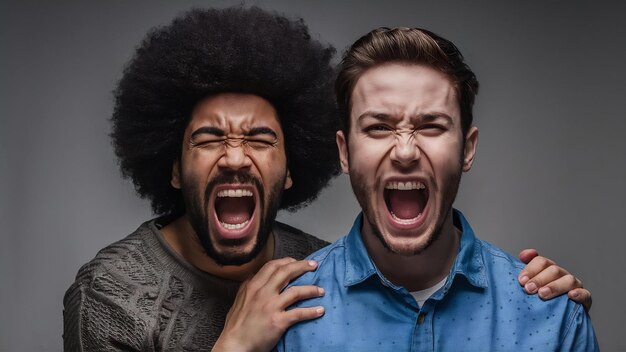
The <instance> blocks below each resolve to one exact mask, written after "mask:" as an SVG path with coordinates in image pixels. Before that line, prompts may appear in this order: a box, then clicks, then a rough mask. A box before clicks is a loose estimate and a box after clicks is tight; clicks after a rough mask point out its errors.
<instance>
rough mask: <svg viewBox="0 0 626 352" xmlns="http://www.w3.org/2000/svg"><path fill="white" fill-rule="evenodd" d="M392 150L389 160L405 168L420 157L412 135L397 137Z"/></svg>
mask: <svg viewBox="0 0 626 352" xmlns="http://www.w3.org/2000/svg"><path fill="white" fill-rule="evenodd" d="M392 148H393V149H391V153H390V155H389V156H390V158H391V160H392V161H393V162H394V163H395V164H397V165H399V166H401V167H405V168H406V167H410V166H413V164H415V163H417V161H418V160H419V158H420V155H421V153H420V149H419V147H418V146H417V141H416V140H415V136H414V135H413V134H400V135H398V136H397V137H396V140H395V142H394V145H393V147H392Z"/></svg>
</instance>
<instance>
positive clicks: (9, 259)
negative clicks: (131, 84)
mask: <svg viewBox="0 0 626 352" xmlns="http://www.w3.org/2000/svg"><path fill="white" fill-rule="evenodd" d="M235 3H238V1H232V2H231V1H217V2H206V1H205V2H199V1H198V2H192V1H167V2H166V1H161V2H154V1H150V2H147V1H143V2H140V1H99V2H91V1H90V2H87V1H84V2H72V3H70V2H41V3H35V2H30V3H29V2H19V3H18V2H17V1H15V2H14V3H6V2H2V3H1V5H0V89H1V91H0V99H1V100H0V102H1V104H0V116H1V125H0V133H1V135H0V170H1V173H0V195H1V199H2V201H1V202H0V224H1V228H2V230H1V238H0V240H1V242H0V274H1V276H0V277H1V282H2V283H1V287H0V302H1V304H2V308H1V315H0V350H1V351H58V350H60V349H61V345H62V343H61V332H62V298H63V293H64V291H65V289H66V288H67V287H68V286H69V285H70V283H71V282H72V281H73V277H74V275H75V274H76V271H77V270H78V268H79V266H80V265H81V264H83V263H84V262H86V261H87V260H89V259H91V258H92V257H93V256H94V255H95V254H96V252H97V250H98V249H100V248H101V247H103V246H105V245H107V244H109V243H111V242H113V241H115V240H117V239H120V238H121V237H123V236H124V235H126V234H128V233H130V232H131V231H133V230H134V229H135V228H136V227H137V226H138V225H139V224H140V223H141V222H143V221H144V220H146V219H148V218H149V217H150V216H151V213H150V210H149V207H148V204H147V202H146V201H142V200H140V199H138V198H137V197H136V196H135V195H134V192H133V189H132V186H131V184H130V183H129V182H128V181H125V180H122V179H121V178H120V176H119V171H118V169H117V164H116V161H115V158H114V155H113V152H112V148H111V146H110V143H109V138H108V133H109V123H108V118H109V116H110V114H111V111H112V96H111V91H112V89H113V87H114V85H115V83H116V81H117V80H118V79H119V78H120V75H121V71H122V67H123V65H124V63H125V62H126V61H127V60H128V59H129V58H130V57H131V55H132V53H133V48H134V47H135V45H136V44H137V43H138V42H139V41H140V40H141V38H143V36H144V35H145V33H146V31H147V30H148V29H149V28H151V27H153V26H155V25H162V24H167V23H169V21H170V20H171V19H172V18H173V17H174V16H175V15H177V14H180V13H181V11H183V10H185V9H188V8H189V7H191V6H192V5H196V6H209V5H213V6H220V7H223V6H227V5H230V4H235ZM250 3H253V4H260V5H261V6H263V7H265V8H271V9H277V10H280V11H284V12H286V13H288V14H290V15H293V16H302V17H303V18H304V19H305V21H306V22H307V23H308V24H309V26H310V28H311V31H312V32H313V33H316V35H319V38H321V39H322V40H324V41H327V42H330V43H332V44H333V45H335V46H336V47H337V48H338V50H339V51H342V50H343V49H344V48H345V47H346V46H347V45H348V44H350V43H352V42H353V41H354V40H356V39H357V38H358V37H359V36H361V35H362V34H364V33H366V32H367V31H369V30H370V29H373V28H374V27H378V26H399V25H404V26H420V27H425V28H428V29H431V30H433V31H435V32H437V33H439V34H441V35H443V36H444V37H446V38H448V39H450V40H452V41H453V42H455V43H456V44H457V45H458V46H459V48H460V49H461V50H462V52H463V53H464V54H465V56H466V58H467V61H468V62H469V64H470V65H471V67H472V68H473V69H474V70H475V72H476V73H477V75H478V78H479V80H480V82H481V91H480V94H479V96H478V102H477V106H476V114H475V115H476V117H477V124H478V126H479V129H480V141H479V149H478V155H477V160H476V163H475V164H474V168H473V170H472V171H471V172H470V173H469V174H466V175H465V177H464V179H463V182H462V186H461V194H460V195H459V198H458V200H457V203H456V206H457V207H458V208H460V209H462V210H463V211H464V212H465V214H466V215H467V216H468V218H469V219H470V221H471V223H472V225H473V226H474V229H475V230H476V231H477V233H478V234H479V236H481V237H482V238H483V239H486V240H489V241H491V242H493V243H495V244H497V245H499V246H501V247H503V248H505V249H507V250H508V251H510V252H513V253H517V252H518V251H519V250H520V249H522V248H525V247H535V248H538V249H539V250H540V252H541V253H543V254H545V255H547V256H549V257H550V258H552V259H555V260H556V261H557V262H558V263H560V264H561V265H563V266H564V267H566V268H568V269H569V270H571V271H572V272H574V273H576V274H577V275H578V276H579V277H581V278H582V279H583V280H584V283H585V285H586V287H588V288H590V289H591V290H592V292H593V295H594V302H595V303H594V306H593V309H592V312H591V316H592V319H593V322H594V326H595V329H596V332H597V334H598V337H599V341H600V344H601V347H603V349H604V350H605V351H620V350H622V351H624V350H626V339H625V337H624V335H625V334H624V332H625V331H624V323H623V319H624V318H623V317H624V316H625V315H626V310H625V308H624V305H623V304H622V302H620V301H619V300H618V297H619V296H621V295H622V294H623V292H626V284H625V282H624V274H623V268H624V267H626V260H625V259H624V256H623V255H622V253H623V249H624V245H625V242H626V241H625V239H624V238H625V237H626V230H625V229H626V220H625V218H626V216H625V213H626V207H625V202H624V199H626V186H625V185H624V181H625V180H626V140H625V139H624V135H625V134H626V118H625V117H626V116H625V113H624V112H625V111H626V103H625V101H626V96H625V93H626V89H625V88H624V82H626V69H624V66H623V65H624V62H626V45H625V44H626V40H625V39H624V35H625V34H626V25H625V24H624V19H623V16H624V14H626V6H625V5H623V4H624V3H623V2H619V1H614V2H593V3H592V2H584V3H583V2H572V1H545V0H544V1H538V0H533V1H515V2H514V1H492V2H488V1H480V2H479V1H437V2H435V1H403V2H391V1H386V2H384V3H383V2H380V3H374V4H369V3H365V2H357V1H355V2H350V1H311V2H298V1H266V2H250ZM356 212H357V206H356V203H355V201H354V200H353V199H352V195H351V192H350V190H349V185H348V182H347V178H345V177H343V176H342V177H340V178H338V179H337V180H336V181H335V182H334V183H333V186H332V187H331V188H329V189H327V190H326V191H325V192H324V193H323V194H322V195H321V196H320V198H319V200H318V201H317V202H316V203H315V204H313V205H312V206H310V207H308V208H307V209H305V210H303V211H301V212H299V213H297V214H281V215H280V218H281V219H283V220H285V221H287V222H289V223H291V224H293V225H296V226H299V227H301V228H303V229H304V230H307V231H309V232H312V233H316V234H321V235H322V237H324V238H326V239H328V240H334V239H336V238H337V237H338V236H339V235H341V234H343V233H344V232H345V231H346V230H347V228H348V227H349V226H350V224H351V223H352V220H353V216H354V215H355V214H356Z"/></svg>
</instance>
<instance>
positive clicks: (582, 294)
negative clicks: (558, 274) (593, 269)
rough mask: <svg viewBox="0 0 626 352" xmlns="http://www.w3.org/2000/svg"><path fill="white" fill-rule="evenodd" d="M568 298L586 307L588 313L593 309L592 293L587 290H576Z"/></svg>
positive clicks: (570, 292) (569, 293)
mask: <svg viewBox="0 0 626 352" xmlns="http://www.w3.org/2000/svg"><path fill="white" fill-rule="evenodd" d="M567 296H568V297H569V298H570V299H571V300H573V301H575V302H578V303H580V304H582V305H583V306H585V310H586V311H587V312H589V310H590V309H591V304H592V303H593V302H592V299H591V292H590V291H589V290H587V289H584V288H582V287H580V288H575V289H573V290H571V291H569V292H568V294H567Z"/></svg>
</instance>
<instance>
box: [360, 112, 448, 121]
mask: <svg viewBox="0 0 626 352" xmlns="http://www.w3.org/2000/svg"><path fill="white" fill-rule="evenodd" d="M367 117H371V118H374V119H376V120H379V121H382V122H393V121H395V120H397V118H394V117H392V116H391V115H389V114H386V113H382V112H376V111H366V112H364V113H362V114H361V115H359V117H358V118H357V121H360V120H362V119H364V118H367ZM416 117H417V118H419V119H420V120H421V121H422V122H423V123H428V122H433V121H435V120H437V119H445V120H446V121H447V122H448V123H452V122H453V121H454V120H453V119H452V117H450V116H449V115H448V114H444V113H440V112H429V113H425V114H419V115H417V116H416Z"/></svg>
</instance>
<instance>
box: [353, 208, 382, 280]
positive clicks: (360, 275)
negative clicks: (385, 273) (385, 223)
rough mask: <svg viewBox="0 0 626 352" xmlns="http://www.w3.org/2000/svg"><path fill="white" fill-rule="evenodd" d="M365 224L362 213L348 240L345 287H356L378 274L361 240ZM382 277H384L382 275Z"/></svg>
mask: <svg viewBox="0 0 626 352" xmlns="http://www.w3.org/2000/svg"><path fill="white" fill-rule="evenodd" d="M362 223H363V213H360V214H359V215H358V216H357V217H356V220H354V224H352V228H351V229H350V232H349V233H348V236H347V238H346V251H345V260H346V265H345V266H346V275H345V280H344V285H345V286H352V285H356V284H358V283H360V282H363V281H365V280H366V279H367V278H368V277H370V276H372V275H374V274H375V273H377V269H376V266H375V265H374V263H373V262H372V259H371V258H370V256H369V254H367V249H366V248H365V244H364V243H363V239H362V238H361V224H362ZM380 276H381V277H382V275H380Z"/></svg>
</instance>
